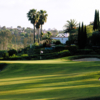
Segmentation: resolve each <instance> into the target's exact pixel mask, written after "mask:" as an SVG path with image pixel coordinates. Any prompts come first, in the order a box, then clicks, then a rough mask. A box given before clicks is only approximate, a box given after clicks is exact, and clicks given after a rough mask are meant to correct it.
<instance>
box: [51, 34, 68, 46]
mask: <svg viewBox="0 0 100 100" xmlns="http://www.w3.org/2000/svg"><path fill="white" fill-rule="evenodd" d="M68 37H69V33H59V34H58V35H57V36H56V37H51V39H55V40H60V42H61V43H62V44H65V43H66V41H68Z"/></svg>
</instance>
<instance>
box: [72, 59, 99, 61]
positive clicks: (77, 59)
mask: <svg viewBox="0 0 100 100" xmlns="http://www.w3.org/2000/svg"><path fill="white" fill-rule="evenodd" d="M73 61H100V59H99V58H80V59H74V60H73Z"/></svg>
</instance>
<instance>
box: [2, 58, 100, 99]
mask: <svg viewBox="0 0 100 100" xmlns="http://www.w3.org/2000/svg"><path fill="white" fill-rule="evenodd" d="M3 63H5V64H3ZM0 66H3V67H4V69H2V71H1V72H0V100H80V99H82V100H88V99H89V98H90V100H91V99H94V100H95V98H96V99H97V100H100V81H99V80H98V78H99V77H100V62H74V61H68V59H67V58H66V57H64V58H61V59H55V60H41V61H1V62H0Z"/></svg>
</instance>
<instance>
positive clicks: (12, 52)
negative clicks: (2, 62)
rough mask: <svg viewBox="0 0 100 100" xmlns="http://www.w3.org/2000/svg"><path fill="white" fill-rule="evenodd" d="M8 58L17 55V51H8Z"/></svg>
mask: <svg viewBox="0 0 100 100" xmlns="http://www.w3.org/2000/svg"><path fill="white" fill-rule="evenodd" d="M8 53H9V56H12V55H13V54H17V51H16V50H15V49H12V50H9V51H8Z"/></svg>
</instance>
